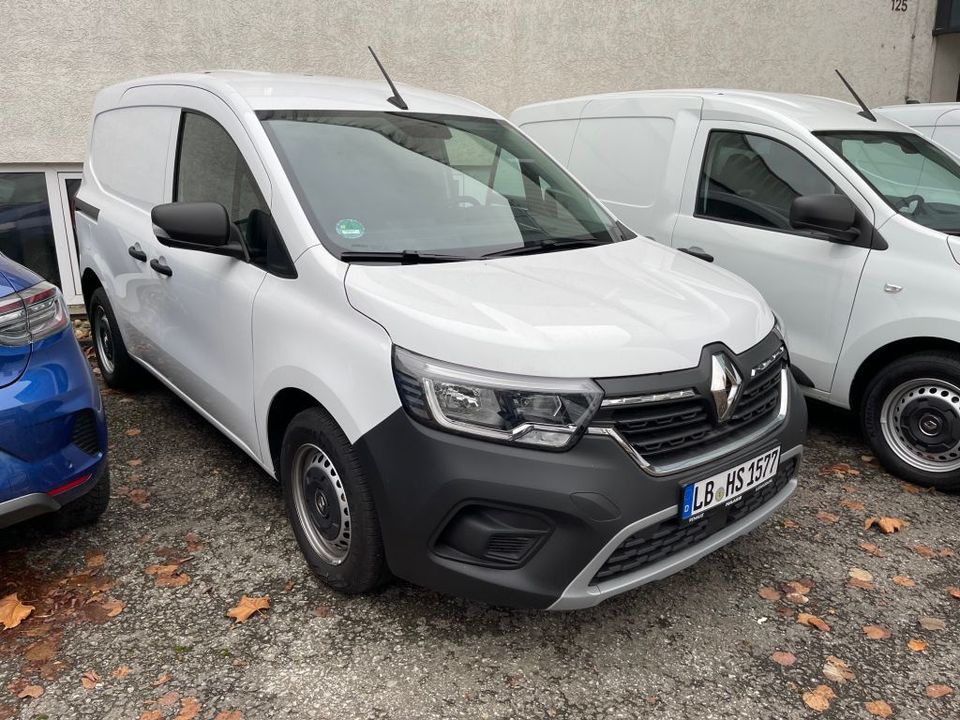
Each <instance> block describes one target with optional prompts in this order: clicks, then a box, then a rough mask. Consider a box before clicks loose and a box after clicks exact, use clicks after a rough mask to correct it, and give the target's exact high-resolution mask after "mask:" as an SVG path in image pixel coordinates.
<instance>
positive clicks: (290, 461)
mask: <svg viewBox="0 0 960 720" xmlns="http://www.w3.org/2000/svg"><path fill="white" fill-rule="evenodd" d="M280 482H281V485H282V487H283V498H284V504H285V506H286V510H287V517H288V518H289V520H290V524H291V526H292V527H293V533H294V535H295V536H296V538H297V542H298V543H299V545H300V549H301V550H302V551H303V554H304V557H305V558H306V560H307V563H308V564H309V565H310V567H311V569H312V570H313V571H314V573H316V574H317V575H318V576H319V577H320V578H321V579H322V580H323V581H324V582H325V583H327V584H328V585H329V586H330V587H332V588H334V589H335V590H339V591H340V592H344V593H351V594H356V593H364V592H368V591H370V590H373V589H375V588H376V587H378V586H379V585H382V584H383V583H384V582H385V581H386V580H387V578H388V577H389V572H388V570H387V565H386V561H385V559H384V552H383V541H382V539H381V536H380V522H379V519H378V517H377V511H376V507H375V505H374V500H373V493H372V492H371V490H370V486H369V485H368V483H367V479H366V477H365V475H364V472H363V467H362V465H361V463H360V459H359V457H358V456H357V453H356V451H355V450H354V448H353V446H352V445H350V443H349V442H348V441H347V437H346V435H344V434H343V430H341V429H340V426H339V425H337V424H336V422H334V420H333V418H331V417H330V416H329V415H328V414H327V413H326V412H324V411H323V410H321V409H320V408H311V409H309V410H304V411H303V412H302V413H300V414H299V415H297V416H296V417H294V418H293V420H292V421H291V422H290V425H289V426H288V427H287V431H286V433H285V434H284V437H283V448H282V450H281V456H280Z"/></svg>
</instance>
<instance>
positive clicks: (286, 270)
mask: <svg viewBox="0 0 960 720" xmlns="http://www.w3.org/2000/svg"><path fill="white" fill-rule="evenodd" d="M187 115H197V116H200V117H203V118H206V119H207V120H209V121H210V122H212V123H214V124H215V125H216V126H217V127H218V128H220V130H221V131H222V132H223V133H225V134H226V136H227V137H228V138H229V139H230V142H232V143H233V146H234V148H235V149H236V151H237V155H239V157H240V158H241V159H242V160H243V163H244V165H245V166H246V169H247V174H248V175H249V176H250V180H251V182H252V183H253V187H254V188H255V189H256V192H257V195H258V196H259V198H260V201H261V202H262V203H263V207H264V208H265V210H266V212H267V214H268V215H269V216H270V218H271V220H272V223H273V227H274V235H275V238H274V241H275V242H276V244H277V250H278V251H279V252H281V254H282V257H281V258H279V260H280V263H279V265H277V266H275V267H271V265H270V262H269V260H267V261H265V262H263V263H258V262H254V260H253V253H251V252H250V244H249V243H248V242H247V239H246V237H245V236H244V234H243V233H242V232H241V233H240V242H242V243H243V247H244V249H245V250H246V254H247V259H246V260H243V259H242V258H236V259H237V260H240V261H241V262H245V263H247V264H248V265H253V266H254V267H257V268H260V269H261V270H263V271H264V272H268V273H270V274H272V275H276V276H277V277H282V278H287V279H292V278H296V277H297V272H296V268H295V267H294V264H293V259H292V258H291V257H290V251H289V250H288V249H287V245H286V243H285V242H284V240H283V236H282V235H281V233H280V230H279V228H277V226H276V219H275V218H274V217H273V208H271V207H270V204H269V203H268V202H267V199H266V197H265V196H264V194H263V188H261V187H260V183H259V182H258V181H257V176H256V174H255V173H254V172H253V169H252V168H251V167H250V163H249V162H247V158H246V157H244V155H243V151H242V150H241V149H240V145H239V144H238V143H237V141H236V140H234V138H233V135H231V134H230V131H229V130H227V128H225V127H224V126H223V123H221V122H220V121H218V120H217V119H216V118H215V117H213V116H212V115H210V114H209V113H205V112H203V111H202V110H195V109H193V108H187V107H181V108H180V117H179V119H178V121H177V142H176V147H175V148H174V152H173V174H172V176H171V178H170V185H171V187H170V202H174V203H176V202H185V201H183V200H180V198H179V195H180V159H181V157H182V154H183V133H184V129H185V126H186V120H187ZM229 214H230V211H229V210H227V215H228V217H229ZM230 222H231V224H233V225H236V223H235V222H234V221H233V220H230Z"/></svg>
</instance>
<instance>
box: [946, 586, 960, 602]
mask: <svg viewBox="0 0 960 720" xmlns="http://www.w3.org/2000/svg"><path fill="white" fill-rule="evenodd" d="M947 592H948V593H950V597H953V598H956V599H957V600H960V587H948V588H947Z"/></svg>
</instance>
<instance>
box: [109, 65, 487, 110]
mask: <svg viewBox="0 0 960 720" xmlns="http://www.w3.org/2000/svg"><path fill="white" fill-rule="evenodd" d="M151 85H187V86H191V87H198V88H202V89H204V90H209V91H210V92H213V93H214V94H216V95H218V96H219V97H220V98H222V99H223V100H224V101H226V102H227V103H229V104H235V105H246V106H247V107H249V108H250V109H253V110H373V111H388V112H396V111H397V108H396V107H395V106H393V105H391V104H390V103H388V102H387V98H388V97H389V96H390V95H391V94H392V93H391V92H390V88H389V86H388V85H387V83H386V81H384V80H382V79H381V80H376V81H372V80H356V79H351V78H341V77H328V76H322V75H302V74H294V73H267V72H254V71H246V70H216V71H210V72H191V73H175V74H169V75H155V76H152V77H144V78H138V79H135V80H127V81H124V82H122V83H118V84H116V85H113V86H111V87H109V88H106V89H105V90H103V91H101V94H100V98H99V99H100V100H101V102H102V104H103V105H112V104H114V103H116V102H119V101H120V99H121V98H122V96H123V94H124V93H126V92H127V91H128V90H131V89H133V88H145V87H149V86H151ZM397 88H398V90H399V91H400V94H401V96H402V97H403V99H404V100H406V101H407V104H408V105H409V106H410V111H411V112H423V113H439V114H448V115H471V116H480V117H495V118H499V117H500V116H499V115H498V114H497V113H495V112H493V111H492V110H490V109H489V108H486V107H484V106H483V105H480V104H478V103H475V102H473V101H471V100H467V99H466V98H462V97H458V96H456V95H447V94H444V93H439V92H434V91H432V90H425V89H422V88H418V87H414V86H412V85H406V84H402V83H397ZM98 104H99V103H98ZM100 109H106V108H105V107H101V108H100Z"/></svg>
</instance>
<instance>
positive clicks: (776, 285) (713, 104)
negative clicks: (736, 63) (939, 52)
mask: <svg viewBox="0 0 960 720" xmlns="http://www.w3.org/2000/svg"><path fill="white" fill-rule="evenodd" d="M957 116H958V117H960V111H958V112H957ZM512 120H513V122H514V123H516V124H517V125H518V126H520V128H521V129H522V130H523V131H524V132H526V133H527V134H528V135H530V136H531V137H533V138H534V139H535V140H537V141H538V142H539V143H540V144H541V145H543V146H544V147H545V148H546V149H547V150H548V151H549V152H551V153H552V154H553V155H554V157H555V158H556V159H558V160H559V161H560V162H561V163H563V164H565V165H567V167H568V168H569V169H570V170H571V171H572V172H573V173H574V174H575V175H576V176H577V177H578V178H579V179H580V180H581V181H582V182H584V183H585V184H586V185H587V187H588V188H590V189H591V190H592V191H593V192H594V193H595V194H596V195H597V196H598V197H599V198H600V199H601V200H602V201H603V202H604V203H605V204H607V205H608V207H610V209H611V210H612V211H613V212H614V213H615V214H616V215H617V216H618V217H619V218H620V219H621V220H622V221H623V222H624V223H625V224H626V225H627V226H629V227H630V228H632V229H633V230H635V231H637V232H640V233H641V234H644V235H648V236H650V237H652V238H653V239H655V240H657V241H659V242H662V243H664V244H666V245H672V246H673V247H675V248H677V249H680V250H685V251H687V252H689V253H690V254H692V255H696V256H697V257H701V258H702V259H704V260H708V261H711V262H713V261H716V263H717V264H718V265H721V266H723V267H725V268H727V269H729V270H732V271H734V272H736V273H738V274H739V275H741V276H743V277H744V278H746V279H747V280H748V281H750V282H751V283H752V284H753V285H754V286H755V287H757V288H758V289H759V290H760V291H761V292H762V293H763V294H764V295H765V296H766V298H767V301H768V302H769V303H770V304H771V305H772V306H773V308H774V310H775V311H776V312H777V313H778V314H779V316H780V317H781V319H782V320H783V322H784V325H785V328H786V330H787V332H788V334H789V347H790V354H791V359H792V362H793V366H794V372H795V374H796V376H797V378H798V380H799V381H800V382H801V384H802V385H803V386H805V391H806V393H807V394H808V395H809V396H810V397H814V398H818V399H821V400H825V401H827V402H830V403H833V404H835V405H839V406H842V407H848V408H853V409H854V410H855V411H857V412H858V413H859V415H860V418H861V420H862V424H863V428H864V431H865V432H866V434H867V436H868V437H869V439H870V442H871V443H872V445H873V448H874V450H875V452H876V454H877V456H878V457H879V458H880V459H881V460H882V461H883V463H884V464H885V465H886V466H887V467H888V468H889V469H890V470H891V471H893V472H895V473H897V474H899V475H901V476H902V477H904V478H907V479H909V480H912V481H914V482H917V483H921V484H924V485H929V486H934V487H938V488H941V489H960V237H958V235H960V165H958V162H957V159H956V158H954V157H952V156H950V155H949V154H947V153H945V152H943V151H942V150H941V149H940V148H938V147H936V146H935V145H933V144H932V143H930V142H929V141H928V140H926V139H925V138H924V137H923V136H922V135H919V134H917V133H915V132H912V131H910V130H909V129H908V128H906V127H904V126H903V125H901V124H899V123H897V122H893V121H890V120H885V119H883V118H879V119H878V118H876V117H874V116H873V115H872V114H870V112H869V111H868V110H863V111H862V112H858V107H857V106H855V105H851V104H849V103H845V102H840V101H837V100H830V99H826V98H819V97H809V96H801V95H777V94H765V93H755V92H744V91H735V90H675V91H670V90H665V91H652V92H628V93H620V94H611V95H593V96H589V97H581V98H574V99H570V100H560V101H556V102H548V103H542V104H538V105H531V106H528V107H523V108H520V109H519V110H517V111H516V112H515V113H514V114H513V116H512Z"/></svg>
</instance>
